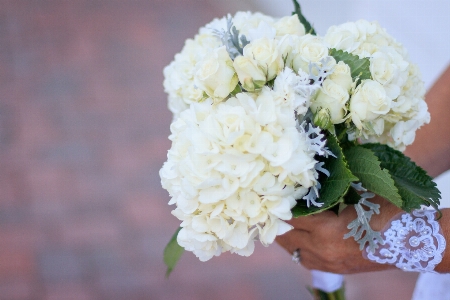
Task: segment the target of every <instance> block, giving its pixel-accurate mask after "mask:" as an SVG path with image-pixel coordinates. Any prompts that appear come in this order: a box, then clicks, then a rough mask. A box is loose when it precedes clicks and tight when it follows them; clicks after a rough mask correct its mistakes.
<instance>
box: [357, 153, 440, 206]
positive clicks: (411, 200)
mask: <svg viewBox="0 0 450 300" xmlns="http://www.w3.org/2000/svg"><path fill="white" fill-rule="evenodd" d="M363 147H364V148H367V149H370V150H371V151H373V153H374V154H375V155H376V156H377V157H378V159H379V160H380V161H381V167H382V168H384V169H387V170H389V173H390V174H391V176H392V179H394V182H395V186H396V187H397V189H398V192H399V194H400V196H401V197H402V200H403V203H402V209H403V210H405V211H411V210H412V209H419V208H420V206H421V205H426V206H430V205H431V206H432V207H434V208H435V209H436V210H438V211H439V209H438V205H439V202H440V201H439V199H440V198H441V192H440V191H439V190H438V189H437V187H436V183H434V181H433V179H432V178H431V177H430V176H429V175H428V174H427V173H426V172H425V170H423V169H422V168H421V167H419V166H417V165H416V164H415V163H414V162H413V161H411V159H410V158H409V157H407V156H405V155H404V154H403V153H401V152H400V151H397V150H394V149H392V148H391V147H389V146H387V145H381V144H366V145H364V146H363ZM439 212H440V211H439Z"/></svg>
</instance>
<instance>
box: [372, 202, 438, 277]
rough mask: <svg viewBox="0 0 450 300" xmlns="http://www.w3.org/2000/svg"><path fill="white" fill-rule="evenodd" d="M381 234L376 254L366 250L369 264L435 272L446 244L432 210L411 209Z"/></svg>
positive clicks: (399, 216)
mask: <svg viewBox="0 0 450 300" xmlns="http://www.w3.org/2000/svg"><path fill="white" fill-rule="evenodd" d="M382 235H383V237H384V240H383V244H382V245H380V246H379V247H378V249H376V250H375V252H370V251H369V247H367V248H366V256H367V258H368V259H370V260H371V261H374V262H377V263H380V264H393V265H395V266H396V267H397V268H399V269H402V270H404V271H416V272H434V271H433V270H434V268H435V267H436V265H437V264H439V263H440V262H441V261H442V255H443V253H444V251H445V246H446V241H445V238H444V236H443V235H442V230H441V228H440V226H439V223H438V222H437V221H436V220H435V212H434V211H430V210H414V211H413V212H412V213H411V214H409V213H402V214H400V215H397V216H396V217H394V219H393V221H391V227H390V228H388V229H387V230H386V231H384V232H383V233H382Z"/></svg>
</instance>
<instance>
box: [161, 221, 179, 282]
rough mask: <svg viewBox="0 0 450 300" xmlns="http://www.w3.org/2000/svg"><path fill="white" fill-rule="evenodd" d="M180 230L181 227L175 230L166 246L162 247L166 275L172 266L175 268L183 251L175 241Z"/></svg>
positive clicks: (167, 275)
mask: <svg viewBox="0 0 450 300" xmlns="http://www.w3.org/2000/svg"><path fill="white" fill-rule="evenodd" d="M180 230H181V227H180V228H178V229H177V231H175V233H174V235H173V236H172V238H171V239H170V241H169V243H168V244H167V246H166V248H164V263H165V264H166V266H167V271H166V277H169V275H170V273H171V272H172V270H173V268H175V265H176V264H177V262H178V260H179V259H180V257H181V254H183V252H184V248H183V247H181V246H180V245H178V243H177V236H178V232H180Z"/></svg>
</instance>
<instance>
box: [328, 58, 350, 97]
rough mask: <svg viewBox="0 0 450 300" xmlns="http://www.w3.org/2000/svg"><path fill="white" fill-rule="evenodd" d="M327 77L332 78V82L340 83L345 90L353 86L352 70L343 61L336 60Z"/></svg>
mask: <svg viewBox="0 0 450 300" xmlns="http://www.w3.org/2000/svg"><path fill="white" fill-rule="evenodd" d="M327 78H329V79H331V80H333V82H334V83H336V84H338V85H340V86H341V87H343V88H344V89H345V90H347V91H350V89H351V88H352V87H353V79H352V72H351V70H350V67H349V66H348V65H347V64H346V63H344V62H343V61H340V62H338V63H337V64H336V65H335V66H334V70H333V73H332V74H331V75H330V76H328V77H327Z"/></svg>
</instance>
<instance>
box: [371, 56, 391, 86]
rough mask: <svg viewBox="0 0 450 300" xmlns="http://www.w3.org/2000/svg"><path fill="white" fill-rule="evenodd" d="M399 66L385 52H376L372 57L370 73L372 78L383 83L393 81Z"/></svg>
mask: <svg viewBox="0 0 450 300" xmlns="http://www.w3.org/2000/svg"><path fill="white" fill-rule="evenodd" d="M396 72H397V68H396V66H395V65H393V64H392V63H391V60H390V59H389V56H387V55H386V54H385V53H383V52H376V53H374V54H373V55H372V58H371V59H370V73H371V74H372V78H373V79H374V80H376V81H378V82H379V83H381V84H387V83H389V82H391V81H392V79H393V78H394V76H395V74H396Z"/></svg>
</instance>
